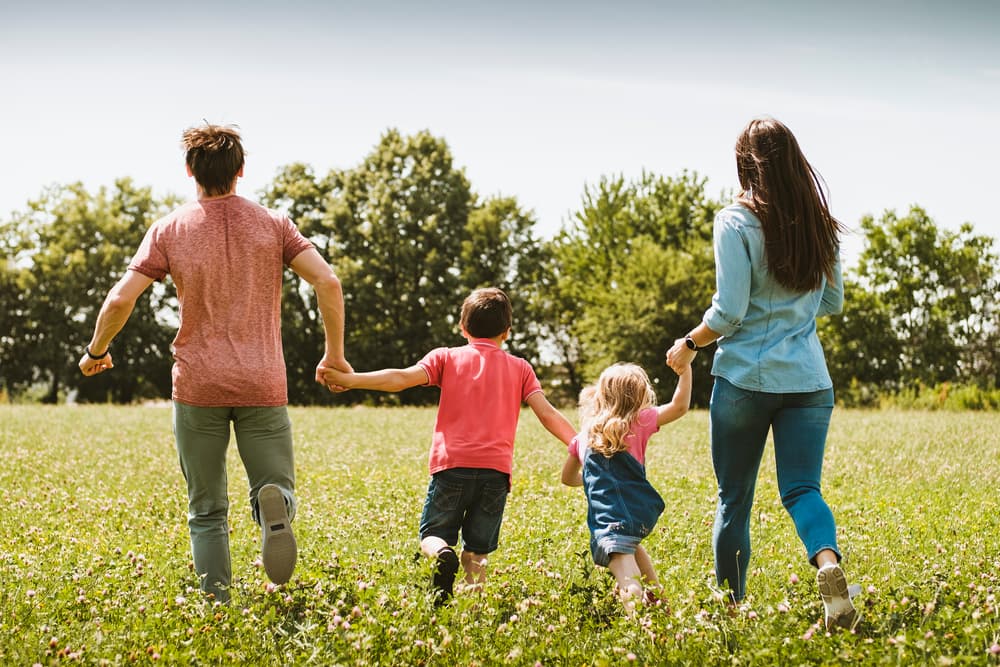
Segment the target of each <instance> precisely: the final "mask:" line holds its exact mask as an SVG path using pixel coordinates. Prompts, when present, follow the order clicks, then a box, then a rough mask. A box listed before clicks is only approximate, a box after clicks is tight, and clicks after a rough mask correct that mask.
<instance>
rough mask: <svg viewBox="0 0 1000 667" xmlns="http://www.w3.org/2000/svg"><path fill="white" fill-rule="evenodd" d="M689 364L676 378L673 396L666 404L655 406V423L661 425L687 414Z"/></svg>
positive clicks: (689, 396) (689, 382) (689, 384)
mask: <svg viewBox="0 0 1000 667" xmlns="http://www.w3.org/2000/svg"><path fill="white" fill-rule="evenodd" d="M692 374H693V371H692V370H691V366H688V367H687V369H685V371H684V372H683V373H681V374H680V376H679V377H678V378H677V388H676V389H675V390H674V397H673V398H672V399H670V402H669V403H667V404H666V405H661V406H659V407H657V408H656V425H657V426H663V425H664V424H669V423H670V422H672V421H674V420H675V419H680V418H681V417H683V416H684V415H685V414H687V411H688V408H689V407H690V406H691V375H692Z"/></svg>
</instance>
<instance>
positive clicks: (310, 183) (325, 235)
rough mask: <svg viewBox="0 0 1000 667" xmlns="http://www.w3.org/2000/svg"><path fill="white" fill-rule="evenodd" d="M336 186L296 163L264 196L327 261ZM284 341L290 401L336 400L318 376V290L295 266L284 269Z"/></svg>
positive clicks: (320, 327) (321, 338)
mask: <svg viewBox="0 0 1000 667" xmlns="http://www.w3.org/2000/svg"><path fill="white" fill-rule="evenodd" d="M331 190H332V186H331V184H330V181H329V178H324V179H319V178H317V177H316V175H315V174H314V173H313V170H312V169H311V168H310V167H309V166H308V165H305V164H301V163H293V164H290V165H288V166H286V167H284V168H283V169H282V170H281V171H280V172H279V173H278V175H277V176H276V177H275V179H274V182H273V183H272V184H271V185H270V186H268V187H267V189H266V190H265V192H264V195H263V199H262V201H263V203H264V204H265V205H267V206H270V207H272V208H276V209H280V210H282V211H284V212H285V213H287V214H288V216H289V218H291V220H292V222H294V223H295V224H296V226H297V227H298V228H299V231H300V232H302V234H303V235H304V236H305V237H306V238H308V239H309V240H310V241H312V243H313V245H315V246H316V249H317V250H318V251H319V253H320V254H321V255H323V257H324V258H325V259H326V260H327V261H331V260H332V258H333V256H334V255H335V252H333V251H332V248H331V245H332V244H333V238H332V235H331V233H330V229H329V221H328V213H327V211H328V207H329V197H330V192H331ZM281 341H282V347H283V349H284V354H285V368H286V374H287V377H288V400H289V402H291V403H297V404H313V403H331V402H333V397H332V396H330V395H329V394H328V393H326V392H323V391H321V389H320V387H319V386H318V385H317V384H316V381H315V379H314V375H315V368H316V364H317V363H319V360H320V359H321V358H322V356H323V342H324V333H323V320H322V318H321V317H320V314H319V307H318V304H317V303H316V295H315V293H314V292H313V290H312V288H311V287H309V285H307V284H305V283H304V281H302V280H301V279H299V277H298V276H297V275H295V273H294V272H293V271H292V270H291V269H285V277H284V282H283V284H282V296H281Z"/></svg>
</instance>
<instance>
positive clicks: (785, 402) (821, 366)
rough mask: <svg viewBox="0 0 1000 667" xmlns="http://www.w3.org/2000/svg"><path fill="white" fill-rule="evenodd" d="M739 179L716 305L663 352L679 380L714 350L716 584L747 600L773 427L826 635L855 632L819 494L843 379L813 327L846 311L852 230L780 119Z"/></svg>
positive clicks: (786, 498)
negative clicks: (755, 510) (754, 522)
mask: <svg viewBox="0 0 1000 667" xmlns="http://www.w3.org/2000/svg"><path fill="white" fill-rule="evenodd" d="M736 170H737V174H738V176H739V181H740V188H741V189H742V191H741V192H740V195H739V197H737V199H736V202H735V203H734V204H733V205H731V206H728V207H726V208H724V209H723V210H722V211H720V212H719V213H718V214H717V215H716V217H715V231H714V245H715V265H716V293H715V297H714V298H713V299H712V305H711V307H710V308H709V309H708V310H707V311H706V312H705V315H704V317H703V319H702V322H701V323H700V324H699V325H698V326H696V327H695V328H694V329H692V330H691V331H690V332H689V333H688V334H687V335H686V336H684V337H682V338H678V339H677V341H676V342H675V343H674V346H673V347H671V348H670V351H669V352H668V353H667V363H669V364H670V367H671V368H673V369H674V370H675V371H676V372H678V373H680V372H682V371H684V370H685V369H687V368H689V367H690V364H691V360H692V359H694V356H695V354H697V352H698V350H700V349H702V348H704V347H705V346H707V345H710V344H711V343H712V342H714V341H716V340H718V349H717V350H716V351H715V359H714V363H713V366H712V375H714V376H715V385H714V386H713V388H712V399H711V404H710V408H709V412H710V421H709V424H710V426H709V431H710V437H711V441H712V464H713V467H714V468H715V476H716V479H717V481H718V484H719V502H718V508H717V510H716V515H715V528H714V531H713V535H712V544H713V548H714V551H715V573H716V578H717V579H718V582H719V584H720V585H726V586H727V587H728V588H729V590H730V591H731V598H730V599H731V601H733V602H739V601H740V600H742V599H743V596H744V595H745V593H746V573H747V570H748V569H749V565H750V510H751V507H752V505H753V497H754V487H755V486H756V482H757V471H758V468H759V467H760V460H761V455H762V454H763V451H764V445H765V443H766V441H767V434H768V432H769V431H770V432H771V433H772V434H773V436H774V461H775V467H776V468H777V474H778V490H779V492H780V493H781V502H782V504H783V505H784V506H785V509H786V510H787V511H788V513H789V515H791V517H792V521H793V522H794V523H795V529H796V530H797V531H798V534H799V538H800V539H801V540H802V543H803V545H804V546H805V549H806V557H807V558H808V559H809V562H810V563H812V564H813V565H814V566H815V567H816V568H818V571H817V575H816V582H817V584H818V588H819V592H820V596H821V598H822V600H823V605H824V608H825V615H826V625H827V627H832V626H841V627H844V628H852V627H853V626H854V625H855V624H856V623H857V620H858V615H857V612H856V611H855V609H854V605H853V604H852V603H851V599H850V595H849V593H848V588H849V587H848V585H847V580H846V578H845V576H844V572H843V570H841V568H840V565H839V562H840V549H839V548H838V546H837V529H836V526H835V524H834V521H833V514H832V513H831V512H830V508H829V507H828V506H827V504H826V502H825V501H824V500H823V496H822V495H821V493H820V473H821V471H822V468H823V450H824V448H825V444H826V432H827V428H828V426H829V424H830V414H831V412H832V411H833V383H832V382H831V380H830V374H829V372H828V371H827V368H826V361H825V359H824V357H823V348H822V347H821V346H820V342H819V339H818V338H817V336H816V318H817V317H819V316H821V315H826V314H832V313H838V312H840V310H841V308H842V306H843V303H844V284H843V279H842V277H841V268H840V259H839V236H840V233H841V232H842V231H843V227H842V225H841V224H840V222H838V221H837V220H836V219H835V218H834V217H833V216H832V215H831V214H830V210H829V209H828V208H827V204H826V196H825V194H824V189H823V188H822V187H821V183H822V182H821V180H820V178H819V175H818V174H817V173H816V172H815V171H814V170H813V168H812V166H810V164H809V162H807V161H806V158H805V156H804V155H803V154H802V150H801V149H800V148H799V145H798V142H797V141H796V140H795V137H794V136H793V135H792V132H791V130H789V129H788V128H787V127H785V126H784V125H783V124H781V123H779V122H778V121H776V120H774V119H773V118H758V119H755V120H752V121H750V123H749V124H748V125H747V126H746V127H745V128H744V130H743V132H742V133H741V134H740V136H739V139H737V142H736Z"/></svg>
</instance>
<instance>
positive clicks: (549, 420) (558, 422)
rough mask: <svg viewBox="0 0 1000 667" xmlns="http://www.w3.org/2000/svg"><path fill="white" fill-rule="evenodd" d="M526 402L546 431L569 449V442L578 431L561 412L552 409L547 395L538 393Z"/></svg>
mask: <svg viewBox="0 0 1000 667" xmlns="http://www.w3.org/2000/svg"><path fill="white" fill-rule="evenodd" d="M525 402H526V403H527V404H528V407H529V408H531V410H532V411H533V412H534V413H535V416H536V417H538V421H540V422H541V423H542V426H544V427H545V430H546V431H548V432H549V433H551V434H552V435H554V436H556V437H557V438H559V440H560V441H562V443H563V444H564V445H566V446H567V447H568V446H569V441H570V440H572V439H573V436H575V435H576V429H575V428H573V425H572V424H570V423H569V420H568V419H566V418H565V417H564V416H563V414H562V413H561V412H559V411H558V410H556V409H555V408H554V407H552V404H551V403H549V399H547V398H545V394H543V393H542V392H540V391H536V392H535V393H534V394H532V395H531V396H528V400H527V401H525Z"/></svg>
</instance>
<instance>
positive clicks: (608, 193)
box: [546, 172, 720, 405]
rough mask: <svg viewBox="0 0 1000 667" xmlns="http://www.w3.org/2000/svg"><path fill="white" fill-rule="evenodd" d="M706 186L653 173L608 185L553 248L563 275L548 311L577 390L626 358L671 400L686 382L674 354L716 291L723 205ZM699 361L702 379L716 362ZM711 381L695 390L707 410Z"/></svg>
mask: <svg viewBox="0 0 1000 667" xmlns="http://www.w3.org/2000/svg"><path fill="white" fill-rule="evenodd" d="M704 190H705V179H704V178H699V177H698V176H697V175H696V174H689V173H687V172H684V173H682V174H681V176H680V177H678V178H663V177H658V176H654V175H652V174H643V175H642V177H641V178H639V179H638V180H637V181H635V182H627V181H626V180H625V179H624V178H623V177H615V178H604V179H601V180H600V181H599V182H598V183H597V185H596V186H588V187H587V188H586V189H585V192H584V197H583V205H582V209H581V210H580V211H579V212H578V213H577V214H576V216H575V218H574V220H573V221H572V222H571V223H570V224H569V225H567V226H566V227H565V228H564V229H563V230H562V231H561V232H560V234H559V235H558V236H557V237H556V239H555V240H554V242H553V250H552V254H553V257H554V263H553V266H552V270H551V271H552V274H553V275H554V276H555V278H554V281H553V285H552V289H551V293H550V294H548V295H547V296H546V298H547V299H548V300H549V305H548V306H547V311H548V312H549V313H550V316H551V317H554V319H555V321H556V322H558V324H559V328H560V329H561V332H559V333H558V334H556V336H557V337H558V336H559V335H561V336H562V337H564V340H565V341H568V342H564V343H562V345H563V346H564V347H565V348H566V349H565V350H559V351H560V352H562V353H563V355H564V356H563V358H562V359H560V361H562V362H563V363H565V364H567V366H570V367H572V369H573V372H572V374H571V376H570V377H571V382H573V384H574V386H573V387H572V390H573V392H574V394H575V393H578V392H579V390H580V389H581V388H582V385H583V384H584V383H585V382H587V381H590V380H593V379H594V378H596V376H597V375H598V374H599V373H600V372H601V370H603V369H604V368H605V367H606V366H608V365H609V364H611V363H614V362H616V361H633V362H635V363H638V364H641V365H642V366H644V367H645V368H646V370H647V372H648V373H649V374H650V377H651V379H653V381H654V382H655V383H656V384H657V385H659V387H660V390H659V392H660V394H664V396H661V398H666V397H668V396H669V393H670V392H672V391H673V386H674V384H675V382H676V376H675V375H674V374H673V372H672V371H671V370H670V369H668V368H667V367H666V362H665V358H664V355H665V353H666V351H667V349H668V348H669V347H670V346H671V345H672V344H673V341H674V339H676V338H678V337H680V336H682V335H684V334H685V333H686V332H687V331H688V330H689V329H690V328H691V327H693V326H694V325H695V324H696V323H698V322H699V321H700V320H701V317H702V315H703V313H704V311H705V309H706V308H707V307H708V304H709V303H710V301H711V297H712V293H713V291H714V285H715V282H714V275H715V273H714V260H713V254H712V221H713V218H714V214H715V211H716V210H717V209H718V208H720V204H719V202H717V201H714V200H712V199H710V198H708V197H707V196H706V195H705V191H704ZM710 361H711V353H709V354H702V355H699V358H698V359H697V360H696V364H695V365H696V372H698V373H699V375H701V371H704V370H705V369H706V368H707V367H708V366H709V364H710ZM709 390H710V385H709V384H708V383H696V384H695V391H694V396H695V402H696V403H700V404H702V405H704V404H707V396H708V392H709Z"/></svg>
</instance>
